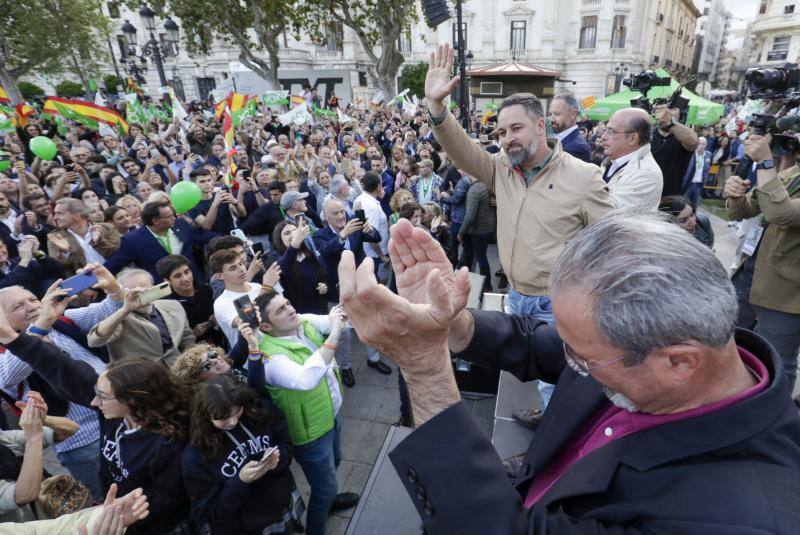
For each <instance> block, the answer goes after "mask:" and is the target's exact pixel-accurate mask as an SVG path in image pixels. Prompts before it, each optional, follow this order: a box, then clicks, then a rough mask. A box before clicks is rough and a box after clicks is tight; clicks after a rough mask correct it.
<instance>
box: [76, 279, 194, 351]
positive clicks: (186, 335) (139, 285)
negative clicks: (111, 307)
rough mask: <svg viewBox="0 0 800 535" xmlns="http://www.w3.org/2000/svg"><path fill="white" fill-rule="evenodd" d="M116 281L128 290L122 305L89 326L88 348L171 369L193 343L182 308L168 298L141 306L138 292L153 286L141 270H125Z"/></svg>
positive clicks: (151, 280)
mask: <svg viewBox="0 0 800 535" xmlns="http://www.w3.org/2000/svg"><path fill="white" fill-rule="evenodd" d="M117 280H118V281H119V283H120V284H122V285H123V287H125V288H128V289H129V290H128V293H127V295H126V296H125V304H124V305H123V306H122V308H120V309H119V310H118V311H116V312H115V313H114V314H112V315H110V316H108V317H107V318H105V319H104V320H103V321H101V322H100V323H98V324H97V325H95V326H94V327H92V330H91V331H89V335H88V336H87V340H88V342H89V347H103V346H106V347H108V353H109V356H110V357H111V360H117V359H120V358H122V357H129V356H136V357H145V358H148V359H151V360H155V361H157V362H162V363H163V364H164V365H165V366H171V365H172V363H173V362H175V359H177V358H178V356H179V355H180V354H181V352H183V351H184V350H186V349H187V348H189V346H192V345H194V343H195V336H194V333H193V332H192V328H191V327H190V326H189V320H188V319H187V317H186V311H184V309H183V306H182V305H181V304H180V303H179V302H178V301H175V300H172V299H158V300H156V301H153V302H152V303H148V304H145V305H143V304H141V302H140V301H139V296H140V295H141V293H142V292H143V291H145V290H148V289H150V288H152V287H153V277H151V276H150V273H148V272H147V271H145V270H143V269H138V268H128V269H125V270H123V271H122V272H121V273H120V274H119V277H118V278H117Z"/></svg>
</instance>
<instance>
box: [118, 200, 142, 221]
mask: <svg viewBox="0 0 800 535" xmlns="http://www.w3.org/2000/svg"><path fill="white" fill-rule="evenodd" d="M114 204H115V205H116V206H120V207H122V208H125V211H126V212H128V215H129V216H130V218H131V225H132V226H134V227H137V228H138V227H141V226H142V203H141V201H139V199H137V198H136V197H134V196H133V195H131V194H128V195H123V196H122V197H120V198H119V199H118V200H117V202H115V203H114Z"/></svg>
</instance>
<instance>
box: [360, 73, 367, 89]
mask: <svg viewBox="0 0 800 535" xmlns="http://www.w3.org/2000/svg"><path fill="white" fill-rule="evenodd" d="M358 85H360V86H361V87H367V73H366V72H364V71H358Z"/></svg>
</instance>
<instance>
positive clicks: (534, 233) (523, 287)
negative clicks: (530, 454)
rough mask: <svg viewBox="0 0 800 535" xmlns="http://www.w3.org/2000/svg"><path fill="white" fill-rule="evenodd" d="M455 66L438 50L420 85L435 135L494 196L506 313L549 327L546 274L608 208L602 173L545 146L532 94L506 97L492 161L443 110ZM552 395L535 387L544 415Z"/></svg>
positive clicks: (555, 144)
mask: <svg viewBox="0 0 800 535" xmlns="http://www.w3.org/2000/svg"><path fill="white" fill-rule="evenodd" d="M452 66H453V51H452V50H451V49H450V46H449V45H448V44H445V45H443V46H442V45H440V46H439V50H438V52H437V53H436V54H432V55H431V64H430V68H429V69H428V75H427V77H426V78H425V96H426V97H427V99H428V108H429V112H430V116H431V117H430V121H431V124H432V126H433V132H434V134H435V135H436V139H437V140H438V141H439V143H440V144H441V146H442V149H443V150H444V151H445V152H447V154H448V155H449V156H450V158H451V159H452V160H453V162H454V163H455V165H456V167H458V168H459V169H463V170H464V171H466V172H467V173H468V174H470V175H472V176H474V177H476V178H478V179H479V180H480V181H482V182H483V183H485V184H486V185H487V186H488V187H489V189H490V190H491V191H492V192H494V194H495V196H496V197H497V247H498V249H499V251H500V263H501V264H502V266H503V269H504V270H505V272H506V275H507V276H508V280H509V282H510V283H511V290H510V292H509V305H510V308H511V310H510V312H511V313H512V314H526V315H532V316H535V317H537V318H538V319H541V320H544V321H548V322H550V323H552V322H553V312H552V308H551V306H550V297H549V296H548V290H547V281H548V278H549V276H550V271H551V270H552V268H553V264H554V263H555V260H556V258H557V257H558V255H559V254H561V251H562V250H563V249H564V246H565V245H566V243H567V242H568V241H569V240H570V239H571V238H572V237H573V236H575V235H576V234H577V233H578V232H580V231H581V230H582V229H583V228H585V227H587V226H588V225H589V224H591V223H592V222H594V221H595V220H597V219H599V218H600V217H601V216H603V215H604V214H605V213H607V212H608V211H610V210H612V209H613V207H614V205H613V203H612V200H611V196H610V194H609V192H608V186H607V185H606V183H605V182H603V178H602V173H601V171H600V168H599V167H597V166H596V165H593V164H589V163H585V162H583V161H581V160H579V159H577V158H574V157H573V156H570V155H569V154H567V153H566V152H564V150H563V149H562V147H561V143H560V142H559V141H558V140H557V139H552V140H548V139H547V135H546V129H545V122H544V110H543V109H542V104H541V102H540V101H539V99H538V98H536V96H534V95H532V94H530V93H517V94H514V95H510V96H508V97H506V98H505V99H504V100H503V102H502V104H501V105H500V107H499V109H498V113H497V133H498V135H499V141H500V145H501V147H502V149H503V150H502V151H500V152H499V153H497V154H489V153H488V152H486V151H484V150H483V149H482V148H481V147H480V146H478V145H476V144H474V143H472V142H471V141H470V138H469V137H468V136H467V134H466V133H465V132H464V131H463V130H462V129H461V127H460V126H459V124H458V123H457V122H456V120H455V118H454V117H453V116H452V115H451V114H450V113H449V112H448V111H447V108H446V106H445V103H444V99H445V97H447V96H448V95H449V94H450V92H451V91H452V90H453V88H454V87H456V84H458V76H456V77H453V78H451V77H450V73H451V72H452ZM552 389H553V387H552V386H550V385H547V386H544V387H543V386H542V383H540V388H539V391H540V393H541V395H542V407H543V408H544V407H546V406H547V402H548V401H549V399H550V395H551V394H552ZM539 415H540V413H539V414H537V415H528V416H530V417H532V418H536V417H538V416H539ZM528 419H529V420H530V418H528ZM533 421H534V422H535V420H533Z"/></svg>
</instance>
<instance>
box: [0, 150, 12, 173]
mask: <svg viewBox="0 0 800 535" xmlns="http://www.w3.org/2000/svg"><path fill="white" fill-rule="evenodd" d="M10 158H11V157H10V156H9V154H8V153H7V152H2V151H0V173H5V172H6V169H8V168H9V167H11V159H10Z"/></svg>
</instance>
